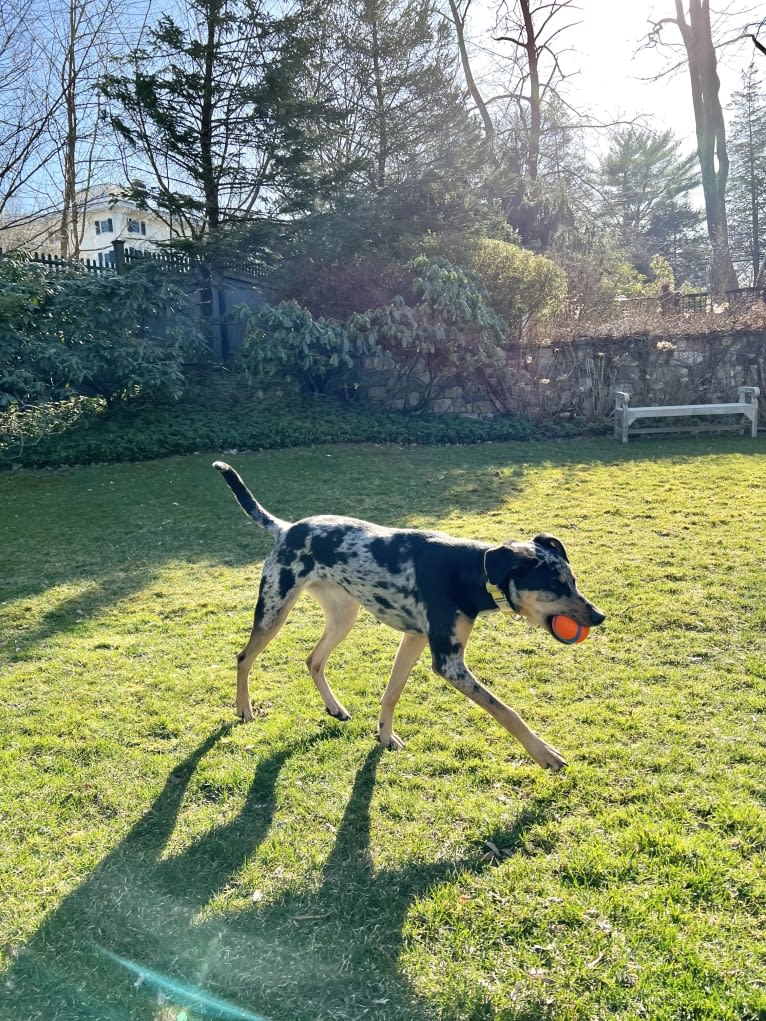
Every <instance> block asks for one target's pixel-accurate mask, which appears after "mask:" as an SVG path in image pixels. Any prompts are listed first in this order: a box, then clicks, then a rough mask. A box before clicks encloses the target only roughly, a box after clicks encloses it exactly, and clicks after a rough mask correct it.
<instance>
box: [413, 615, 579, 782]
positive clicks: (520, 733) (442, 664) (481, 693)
mask: <svg viewBox="0 0 766 1021" xmlns="http://www.w3.org/2000/svg"><path fill="white" fill-rule="evenodd" d="M472 627H473V622H472V621H470V620H469V619H468V618H467V617H463V616H459V617H458V618H457V620H456V622H455V626H454V628H453V630H452V634H450V635H446V636H438V637H434V636H431V637H430V639H429V641H430V645H431V653H432V657H433V660H432V663H433V669H434V672H435V673H437V674H438V675H439V676H440V677H443V678H444V679H445V680H447V681H449V682H450V684H452V685H453V686H454V687H455V688H457V690H458V691H461V692H462V693H463V694H464V695H466V696H467V697H468V698H470V699H471V701H472V702H475V703H476V704H477V705H478V706H481V708H482V709H484V710H486V712H488V713H489V715H490V716H491V717H492V718H493V719H495V720H497V722H498V723H499V724H500V726H501V727H505V729H506V730H507V731H508V733H509V734H511V735H512V736H513V737H515V738H516V740H517V741H519V742H521V744H522V745H523V746H524V748H526V750H527V752H528V753H529V754H530V755H531V756H532V758H533V759H534V760H535V762H536V763H537V764H538V765H539V766H542V767H543V769H561V767H562V766H566V760H565V759H564V757H563V756H562V755H561V753H560V752H558V751H556V749H555V748H553V747H552V746H551V745H549V744H546V742H545V741H543V739H542V738H541V737H540V736H539V734H536V733H535V732H534V730H532V729H531V728H530V727H528V726H527V724H526V723H525V722H524V720H523V719H522V718H521V717H520V716H519V714H518V713H517V712H516V711H515V710H513V709H511V708H510V706H507V705H505V703H504V702H501V701H500V699H499V698H495V696H494V695H493V694H492V693H491V692H490V691H488V690H487V689H486V688H485V687H484V685H483V684H481V683H480V682H479V681H478V680H477V679H476V677H475V676H474V675H473V674H472V673H471V671H470V670H469V669H468V667H467V666H466V665H465V661H464V659H463V656H464V653H465V646H466V643H467V641H468V636H469V635H470V633H471V628H472Z"/></svg>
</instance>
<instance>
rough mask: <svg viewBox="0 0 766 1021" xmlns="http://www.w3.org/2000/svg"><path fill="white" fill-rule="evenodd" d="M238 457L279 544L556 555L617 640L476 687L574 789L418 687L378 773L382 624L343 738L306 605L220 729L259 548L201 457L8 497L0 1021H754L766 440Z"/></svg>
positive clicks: (15, 479)
mask: <svg viewBox="0 0 766 1021" xmlns="http://www.w3.org/2000/svg"><path fill="white" fill-rule="evenodd" d="M217 453H218V454H220V453H222V452H221V451H219V452H217ZM227 459H228V460H230V461H231V462H232V463H234V465H235V466H236V467H237V468H238V469H239V470H240V471H241V472H242V473H243V475H244V476H245V478H246V480H247V481H248V482H249V483H250V484H251V487H252V488H253V490H254V492H255V494H256V495H257V496H258V498H259V499H260V500H261V501H262V502H263V503H264V504H265V505H266V506H267V507H268V508H269V510H271V511H272V512H274V513H276V514H278V515H279V516H282V517H285V518H289V519H296V518H298V517H301V516H303V515H306V514H309V513H318V512H340V513H347V514H353V515H357V516H360V517H366V518H371V519H374V520H377V521H379V522H382V523H386V524H394V525H407V526H418V527H419V526H427V527H435V528H440V529H443V530H445V531H449V532H452V533H454V534H458V535H465V536H472V537H476V538H481V539H485V540H487V541H501V540H503V539H506V538H509V537H516V538H519V537H523V538H527V537H529V536H530V535H532V534H534V533H535V532H536V531H541V530H546V531H551V532H553V533H555V534H557V535H559V536H560V537H561V538H562V539H563V540H564V542H565V543H566V545H567V547H568V550H569V553H570V557H571V559H572V563H573V567H574V569H575V572H576V574H577V575H578V579H579V581H580V585H581V588H582V590H583V591H584V593H585V594H586V595H587V596H589V597H590V598H591V599H593V601H594V602H596V603H597V604H598V605H599V606H601V607H602V608H603V609H604V610H605V611H606V612H607V613H608V614H609V619H608V621H607V624H606V626H605V627H604V628H602V629H599V631H598V632H594V634H593V635H592V637H591V638H590V639H589V640H588V641H587V642H585V643H584V644H583V645H581V646H578V647H577V648H566V647H563V646H559V645H557V644H555V643H554V642H552V641H551V639H550V638H549V637H548V636H547V635H545V634H544V633H542V632H533V631H530V630H529V629H528V628H527V626H526V625H524V624H523V623H520V622H517V621H515V620H514V619H513V618H509V617H505V616H501V615H499V614H497V615H494V616H492V617H489V618H485V619H483V620H482V621H480V622H479V623H478V624H477V627H476V629H475V631H474V635H473V638H472V641H471V645H470V647H469V655H468V661H469V663H470V664H471V666H472V667H473V668H474V670H475V672H476V673H477V674H478V675H479V677H480V678H482V679H483V680H485V681H487V682H489V683H490V684H491V685H492V687H493V689H494V690H495V691H496V692H497V693H498V695H499V696H500V697H501V698H502V699H503V700H504V701H506V702H508V703H509V704H511V705H512V706H514V707H515V708H516V709H518V710H519V711H520V712H521V714H522V715H523V716H524V717H525V719H527V721H528V722H529V723H530V725H531V726H533V727H534V728H535V729H536V730H538V731H539V732H540V733H541V734H542V736H543V737H545V738H546V739H548V740H549V741H550V742H551V743H552V744H554V745H555V746H556V747H558V748H559V749H560V750H561V751H562V752H563V753H564V754H565V756H566V757H567V759H568V760H569V762H570V766H569V769H568V770H566V771H565V772H563V773H559V774H550V773H547V772H545V771H543V770H541V769H539V768H538V767H537V766H535V765H534V763H532V762H531V760H529V759H528V758H527V757H526V756H525V754H524V752H523V750H522V749H521V747H520V746H519V745H517V744H515V743H514V742H513V741H512V739H511V738H510V737H509V736H508V735H507V734H506V733H505V732H504V731H502V730H501V729H500V728H499V727H498V725H497V724H495V723H494V722H493V721H492V720H491V719H490V718H489V717H488V716H486V715H485V714H483V713H482V712H481V711H480V710H479V709H478V708H476V707H475V706H473V705H471V704H470V703H468V702H466V701H465V700H464V699H462V697H461V696H460V695H458V694H457V693H456V692H455V691H453V690H452V689H451V688H450V687H449V686H448V685H447V684H446V683H445V682H443V681H441V680H439V679H438V678H436V677H434V676H433V675H432V674H431V673H430V670H429V667H428V662H427V657H425V656H424V657H423V658H422V659H421V661H420V663H419V664H418V665H417V667H416V668H415V671H414V673H413V676H412V678H411V680H410V683H409V685H408V686H407V688H406V689H405V692H404V696H403V698H402V701H401V703H400V706H399V710H398V713H397V717H396V729H397V732H398V733H399V734H400V735H401V736H402V737H403V738H404V739H405V740H406V741H407V742H408V743H407V748H406V749H405V750H404V751H402V752H398V753H388V752H382V751H381V749H380V748H379V747H378V746H377V745H376V743H375V742H374V740H373V733H374V730H375V724H376V720H377V708H378V700H379V698H380V694H381V693H382V690H383V687H384V684H385V681H386V679H387V676H388V671H389V669H390V665H391V662H392V659H393V656H394V652H395V650H396V646H397V641H398V637H397V636H396V635H395V634H394V633H393V632H391V631H389V630H388V629H386V628H384V627H382V626H380V625H378V624H377V623H376V622H375V621H374V620H373V619H372V618H371V617H370V616H368V615H363V616H362V617H361V618H360V621H359V623H358V624H357V626H356V628H355V629H354V631H353V632H352V635H351V636H350V638H349V639H348V640H347V641H346V642H345V643H344V644H343V645H342V646H341V647H340V648H339V649H338V650H337V652H336V653H335V655H334V657H333V658H332V659H331V661H330V670H329V671H328V673H329V675H330V677H331V679H332V683H333V685H334V687H335V690H336V692H337V694H338V696H339V698H340V699H341V700H342V701H343V702H344V704H345V705H346V706H347V708H348V709H349V710H350V711H351V712H352V714H353V719H352V721H351V722H350V723H348V724H341V723H338V722H336V721H335V720H332V719H330V718H329V717H327V716H326V715H325V714H324V710H323V706H322V704H321V700H320V698H319V695H318V694H317V693H316V691H315V690H314V689H313V685H312V683H311V680H310V678H309V675H308V672H307V671H306V669H305V667H304V664H303V661H304V659H305V657H306V655H307V654H308V652H309V651H310V649H311V647H312V644H313V642H314V641H315V640H316V638H317V637H318V635H319V633H320V631H321V615H320V611H319V609H318V607H317V606H316V605H315V604H314V603H312V602H311V601H310V600H309V599H304V600H302V601H301V602H300V603H299V604H298V606H297V607H296V609H295V610H294V612H293V615H292V616H291V618H290V620H289V621H288V624H287V625H286V626H285V628H284V629H283V630H282V632H281V633H280V635H279V636H278V637H277V639H276V640H275V641H274V642H273V643H272V644H271V645H270V646H269V647H268V649H267V650H266V652H265V653H264V655H263V657H262V658H261V660H259V661H258V662H257V663H256V666H255V668H254V671H253V678H252V681H251V689H252V692H253V697H254V704H255V710H256V721H255V722H254V723H253V724H251V725H249V726H244V725H239V724H237V723H235V722H234V719H233V705H234V656H235V653H236V652H237V651H238V650H239V648H240V647H241V645H242V644H243V643H244V641H245V638H246V636H247V633H248V629H249V626H250V623H251V615H252V607H253V604H254V599H255V594H256V590H257V582H258V577H259V564H260V561H261V560H262V558H263V556H264V555H265V553H266V551H267V550H268V548H269V539H268V536H267V535H266V534H265V533H264V532H262V531H260V530H258V529H257V528H256V527H255V526H253V525H250V524H248V522H247V521H246V519H245V518H244V516H243V515H242V513H241V512H240V511H239V509H238V508H237V507H236V505H235V503H234V501H233V500H232V498H231V495H230V494H229V492H228V491H227V489H226V487H225V485H224V484H223V481H222V480H221V479H220V478H219V477H218V475H217V474H216V473H215V472H214V471H213V470H212V469H211V468H210V461H211V460H212V457H192V456H189V457H184V458H176V459H172V460H164V461H155V462H146V463H143V464H141V465H128V464H125V465H116V466H112V465H110V466H95V467H85V468H70V469H64V470H60V471H52V472H34V473H33V472H30V473H23V472H19V473H14V474H6V475H4V476H0V595H1V596H2V599H3V603H2V609H1V611H0V668H1V670H2V672H1V673H0V689H1V690H0V697H1V698H2V706H3V711H2V714H0V735H1V736H0V856H1V857H0V963H1V964H2V971H1V972H0V1018H2V1019H4V1021H5V1019H8V1021H31V1019H37V1018H39V1019H43V1018H44V1019H46V1021H70V1019H77V1021H80V1019H93V1021H111V1019H151V1021H170V1019H171V1018H172V1019H177V1021H184V1019H187V1021H196V1019H201V1018H231V1019H253V1018H259V1017H265V1018H267V1019H269V1021H330V1019H333V1021H334V1019H338V1021H340V1019H348V1021H357V1019H362V1018H365V1019H366V1018H372V1019H379V1021H393V1019H397V1021H426V1019H441V1021H484V1019H503V1021H538V1019H546V1018H550V1019H552V1021H553V1019H555V1021H574V1019H580V1021H594V1019H601V1018H621V1019H644V1018H647V1019H651V1021H671V1019H673V1021H682V1019H711V1021H713V1019H715V1021H728V1019H731V1021H748V1019H751V1021H752V1019H764V1018H766V727H765V724H766V716H765V714H766V571H764V559H765V554H764V550H765V548H766V529H764V522H766V486H765V485H764V479H766V447H764V444H763V441H758V442H755V443H753V442H752V441H750V440H745V439H740V438H735V439H731V438H725V439H717V440H705V441H694V440H689V441H677V442H659V441H656V440H652V441H642V442H637V443H631V444H630V446H629V447H627V448H623V447H622V446H621V445H619V444H617V443H615V442H614V441H612V440H588V441H579V442H568V443H566V442H561V443H558V444H556V443H550V444H510V443H509V444H485V445H482V446H476V447H447V448H422V447H416V448H406V449H395V448H385V447H381V448H378V447H371V446H370V447H355V446H348V447H334V448H326V447H323V448H316V449H298V450H290V451H276V452H271V453H262V454H252V455H239V456H234V455H228V457H227Z"/></svg>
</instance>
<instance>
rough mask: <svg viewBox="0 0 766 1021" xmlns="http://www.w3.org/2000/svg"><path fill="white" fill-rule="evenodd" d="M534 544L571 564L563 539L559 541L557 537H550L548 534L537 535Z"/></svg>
mask: <svg viewBox="0 0 766 1021" xmlns="http://www.w3.org/2000/svg"><path fill="white" fill-rule="evenodd" d="M532 542H533V543H534V544H535V546H542V547H543V549H549V550H552V551H553V552H554V553H555V554H556V555H557V556H559V557H562V558H563V559H564V560H566V562H567V563H569V557H568V556H567V551H566V550H565V549H564V543H563V542H562V541H561V539H557V538H556V536H555V535H548V533H547V532H541V533H540V535H536V536H535V537H534V539H533V540H532Z"/></svg>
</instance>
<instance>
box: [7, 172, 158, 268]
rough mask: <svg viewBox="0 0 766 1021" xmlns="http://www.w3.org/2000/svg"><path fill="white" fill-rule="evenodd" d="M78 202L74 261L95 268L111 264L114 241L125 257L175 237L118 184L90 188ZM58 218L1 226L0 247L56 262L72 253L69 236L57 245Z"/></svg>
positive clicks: (55, 213)
mask: <svg viewBox="0 0 766 1021" xmlns="http://www.w3.org/2000/svg"><path fill="white" fill-rule="evenodd" d="M78 198H79V210H78V212H79V216H80V218H81V220H80V225H79V230H78V234H79V236H80V243H79V258H80V259H83V260H86V261H89V262H94V263H96V264H97V265H99V266H106V265H110V264H112V263H113V260H114V248H113V242H114V241H123V242H124V243H125V251H126V252H127V253H128V254H130V253H131V252H134V251H152V250H154V249H156V248H157V247H158V244H159V243H160V242H163V241H169V240H170V238H171V237H173V236H175V234H176V232H174V231H172V230H171V228H170V227H169V225H168V224H167V223H165V222H164V221H163V220H161V219H160V218H159V217H158V216H157V215H156V214H155V213H153V212H151V211H150V210H145V209H139V208H138V206H137V205H136V204H135V203H134V202H131V201H130V199H129V198H127V197H126V189H125V188H123V187H120V186H119V185H102V186H100V187H95V188H90V189H89V190H88V191H87V192H83V193H81V195H80V196H79V197H78ZM61 216H62V214H61V210H45V211H42V212H40V213H37V214H32V215H27V216H24V217H19V218H18V219H16V220H13V221H10V222H6V223H4V224H2V225H0V248H2V249H4V250H6V251H8V250H11V249H22V250H25V251H29V252H36V253H38V254H40V255H52V256H56V257H59V256H62V255H63V256H66V255H67V254H68V253H72V252H74V251H77V249H78V246H77V245H76V244H74V239H73V238H72V237H71V236H70V237H68V238H67V239H66V242H65V243H64V244H62V238H61ZM70 234H71V230H70Z"/></svg>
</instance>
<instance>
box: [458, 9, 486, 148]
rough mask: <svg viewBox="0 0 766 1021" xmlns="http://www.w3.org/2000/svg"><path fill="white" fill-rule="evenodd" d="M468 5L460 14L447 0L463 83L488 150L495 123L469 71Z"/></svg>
mask: <svg viewBox="0 0 766 1021" xmlns="http://www.w3.org/2000/svg"><path fill="white" fill-rule="evenodd" d="M469 6H470V0H469V3H468V4H467V5H466V9H465V13H464V14H462V15H461V14H460V10H459V8H458V6H457V3H456V2H455V0H449V9H450V11H451V13H452V22H453V24H454V26H455V34H456V36H457V46H458V51H459V53H460V63H461V64H462V67H463V74H464V75H465V83H466V86H467V87H468V91H469V93H470V94H471V99H472V100H473V101H474V103H475V104H476V109H477V110H478V111H479V116H480V117H481V120H482V123H483V125H484V138H485V141H486V143H487V147H488V148H489V150H490V151H492V150H493V148H494V144H495V125H494V124H493V123H492V118H491V117H490V115H489V110H488V109H487V104H486V103H485V102H484V98H483V96H482V94H481V92H479V88H478V86H477V84H476V80H475V79H474V76H473V72H472V71H471V62H470V60H469V59H468V48H467V47H466V44H465V19H466V15H467V14H468V7H469Z"/></svg>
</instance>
